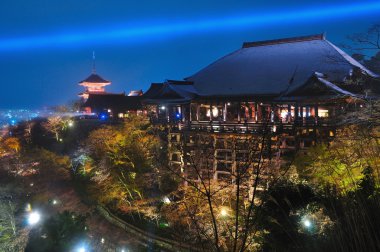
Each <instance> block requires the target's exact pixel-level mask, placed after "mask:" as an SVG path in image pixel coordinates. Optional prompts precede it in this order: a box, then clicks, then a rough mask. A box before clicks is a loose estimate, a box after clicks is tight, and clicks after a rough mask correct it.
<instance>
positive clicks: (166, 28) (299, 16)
mask: <svg viewBox="0 0 380 252" xmlns="http://www.w3.org/2000/svg"><path fill="white" fill-rule="evenodd" d="M379 11H380V2H379V1H367V2H361V3H354V4H347V3H344V4H340V5H325V6H321V5H320V6H315V5H314V6H310V7H307V8H305V7H304V8H298V9H297V10H288V11H284V10H278V11H272V12H267V13H265V14H261V13H258V12H256V13H254V12H250V13H249V14H246V13H245V14H244V13H239V14H236V15H234V16H226V17H214V18H212V17H211V18H209V19H202V20H199V21H194V20H182V21H178V22H170V23H169V22H167V21H166V22H159V21H157V20H155V21H154V22H153V21H151V22H145V24H144V25H140V26H133V25H131V24H129V25H128V24H126V25H122V27H120V26H119V27H113V28H111V29H107V30H104V29H103V30H86V28H85V27H81V30H84V31H85V32H71V33H67V34H51V35H41V36H33V37H18V38H8V39H2V40H0V51H12V50H22V49H30V48H46V47H57V46H58V47H59V46H70V45H75V46H78V45H80V44H92V45H93V44H95V43H105V42H117V41H119V42H123V43H125V42H129V43H131V42H132V43H133V42H135V43H137V42H138V43H141V38H149V41H151V40H152V38H158V39H159V38H160V37H164V38H167V37H170V36H172V37H173V36H178V35H183V34H188V33H194V32H209V31H212V30H225V29H236V28H244V27H249V28H252V27H257V26H264V25H265V26H270V25H279V24H280V25H285V24H288V23H290V22H295V21H297V22H303V23H305V22H315V21H317V20H327V19H332V18H334V19H339V18H344V17H348V18H353V17H355V16H360V15H368V14H371V13H372V14H374V13H377V12H379Z"/></svg>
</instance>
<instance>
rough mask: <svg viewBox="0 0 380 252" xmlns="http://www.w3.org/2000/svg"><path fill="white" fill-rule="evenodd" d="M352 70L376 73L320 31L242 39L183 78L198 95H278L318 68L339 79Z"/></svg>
mask: <svg viewBox="0 0 380 252" xmlns="http://www.w3.org/2000/svg"><path fill="white" fill-rule="evenodd" d="M353 70H360V71H361V72H362V73H363V74H365V75H367V76H371V77H378V75H376V74H374V73H372V72H371V71H369V70H368V69H367V68H365V67H364V66H362V65H361V64H360V63H359V62H357V61H356V60H354V59H353V58H351V57H350V56H349V55H347V54H346V53H344V52H343V51H342V50H340V49H339V48H337V47H336V46H334V45H333V44H332V43H330V42H329V41H327V40H326V39H325V37H324V36H323V35H313V36H305V37H297V38H287V39H279V40H269V41H260V42H248V43H244V44H243V47H242V48H241V49H239V50H237V51H235V52H233V53H231V54H228V55H226V56H224V57H222V58H221V59H219V60H217V61H215V62H214V63H212V64H210V65H209V66H207V67H205V68H204V69H202V70H201V71H199V72H198V73H196V74H194V75H192V76H190V77H188V78H186V79H185V80H186V81H191V82H193V83H194V88H195V89H196V90H197V92H198V94H199V95H200V96H241V95H280V94H282V93H284V92H289V91H291V90H295V89H297V88H299V87H300V86H302V85H303V84H305V83H306V82H307V81H308V79H309V78H310V77H311V76H312V75H313V74H314V73H315V72H320V73H323V74H324V76H325V80H326V81H328V82H331V83H335V84H339V83H342V82H343V81H344V80H345V79H346V78H347V77H349V75H350V73H352V72H353Z"/></svg>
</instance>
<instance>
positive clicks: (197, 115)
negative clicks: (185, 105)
mask: <svg viewBox="0 0 380 252" xmlns="http://www.w3.org/2000/svg"><path fill="white" fill-rule="evenodd" d="M196 117H197V121H198V122H199V104H198V103H197V114H196Z"/></svg>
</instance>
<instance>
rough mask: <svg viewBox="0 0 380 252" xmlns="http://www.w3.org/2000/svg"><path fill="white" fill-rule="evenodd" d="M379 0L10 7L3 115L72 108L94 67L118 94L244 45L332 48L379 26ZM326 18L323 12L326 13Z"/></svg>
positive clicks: (15, 3) (4, 28)
mask: <svg viewBox="0 0 380 252" xmlns="http://www.w3.org/2000/svg"><path fill="white" fill-rule="evenodd" d="M358 3H361V4H366V3H379V1H372V2H371V1H365V0H364V1H350V0H345V1H337V0H336V1H333V0H329V1H325V0H324V1H299V0H298V1H297V0H292V1H285V0H266V1H257V0H256V1H254V0H248V1H245V0H239V1H237V0H236V1H231V0H229V1H227V0H217V1H207V0H203V1H202V0H199V1H198V0H193V1H178V0H175V1H174V0H160V1H146V0H139V1H127V0H119V1H117V0H104V1H101V0H65V1H52V0H33V1H31V0H23V1H21V0H3V1H1V6H0V73H1V92H0V108H43V107H46V106H51V105H58V104H64V103H66V102H68V101H69V100H73V99H76V98H77V94H78V93H79V92H80V91H82V88H81V87H80V86H78V82H79V81H81V80H83V79H84V78H86V77H87V76H88V75H89V74H90V73H91V67H92V52H93V51H95V52H96V68H97V73H99V74H100V75H101V76H102V77H104V78H105V79H108V80H110V81H112V85H111V86H109V87H108V89H107V90H108V91H111V92H123V91H126V92H128V91H129V90H131V89H143V90H146V89H147V88H148V87H149V85H150V83H151V82H162V81H164V80H165V79H183V78H184V77H187V76H189V75H192V74H193V73H195V72H197V71H198V70H200V69H201V68H203V67H205V66H206V65H208V64H210V63H211V62H212V61H214V60H216V59H218V58H220V57H222V56H224V55H225V54H227V53H230V52H232V51H234V50H236V49H238V48H240V47H241V45H242V43H243V42H244V41H255V40H266V39H275V38H281V37H291V36H302V35H310V34H316V33H322V32H326V33H327V38H328V40H330V41H331V42H333V43H335V44H337V45H340V44H344V43H349V41H348V40H347V39H346V36H347V35H350V34H352V33H355V32H365V31H366V30H367V29H368V27H370V26H371V24H374V23H380V3H379V4H378V5H377V6H372V7H368V6H367V7H363V8H361V7H359V6H356V7H355V11H353V8H351V7H350V6H351V5H352V4H358ZM319 11H320V12H319Z"/></svg>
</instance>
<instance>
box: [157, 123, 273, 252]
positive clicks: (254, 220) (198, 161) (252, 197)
mask: <svg viewBox="0 0 380 252" xmlns="http://www.w3.org/2000/svg"><path fill="white" fill-rule="evenodd" d="M189 137H191V138H192V141H193V146H192V147H187V146H188V145H187V144H186V143H187V142H189V141H188V140H189V139H187V138H189ZM272 137H275V136H273V135H272V131H271V127H269V126H266V125H264V126H263V128H262V131H261V132H260V134H257V135H245V136H234V137H231V138H229V139H228V140H227V142H226V143H225V144H227V145H229V147H228V148H230V149H231V150H232V151H233V152H234V153H235V154H233V155H232V156H231V161H234V162H235V166H234V167H224V168H223V167H221V168H218V169H223V171H224V174H225V175H226V177H227V178H228V179H219V180H218V181H216V180H215V179H214V178H215V161H214V160H215V159H217V156H218V155H219V154H218V152H217V151H216V149H217V148H218V147H217V145H218V142H217V141H218V138H217V137H216V135H213V134H205V135H203V134H197V135H196V137H195V138H194V137H193V136H187V135H185V134H183V135H182V139H183V140H182V144H180V145H178V146H179V147H177V148H181V149H180V151H181V152H182V153H188V154H187V155H186V154H184V155H185V156H184V163H185V164H187V165H186V166H185V170H184V172H183V171H181V170H179V169H175V168H173V167H169V168H168V169H169V170H170V171H171V172H172V173H173V174H175V175H177V176H178V177H179V178H181V179H182V180H183V181H184V182H185V184H186V186H185V187H183V188H182V190H181V193H180V196H177V197H175V198H180V200H178V202H173V203H170V204H168V205H167V206H166V207H164V209H163V211H164V212H167V213H166V216H167V218H168V220H169V221H170V220H171V218H172V217H173V216H177V218H176V219H177V220H180V219H182V223H183V224H186V225H188V230H189V231H190V232H191V231H194V233H193V238H195V239H196V240H197V244H204V246H205V247H203V249H205V250H211V249H212V250H216V251H251V250H253V249H256V248H257V246H258V245H259V236H258V233H259V232H258V229H257V227H258V222H259V221H260V220H259V216H260V211H261V204H262V197H263V196H264V195H265V192H266V190H267V188H268V187H267V185H268V184H267V183H270V181H272V183H275V180H276V177H277V176H276V174H279V173H278V172H279V170H278V169H276V167H277V165H276V164H275V162H272V161H273V160H272V156H273V155H274V152H275V151H276V147H273V146H272ZM222 149H223V148H222ZM270 177H272V179H273V180H270V179H269V178H270ZM178 222H179V223H181V221H178ZM173 225H176V224H175V223H173ZM182 228H183V227H182ZM205 242H206V244H205ZM207 242H208V244H207ZM210 246H211V247H210Z"/></svg>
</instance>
